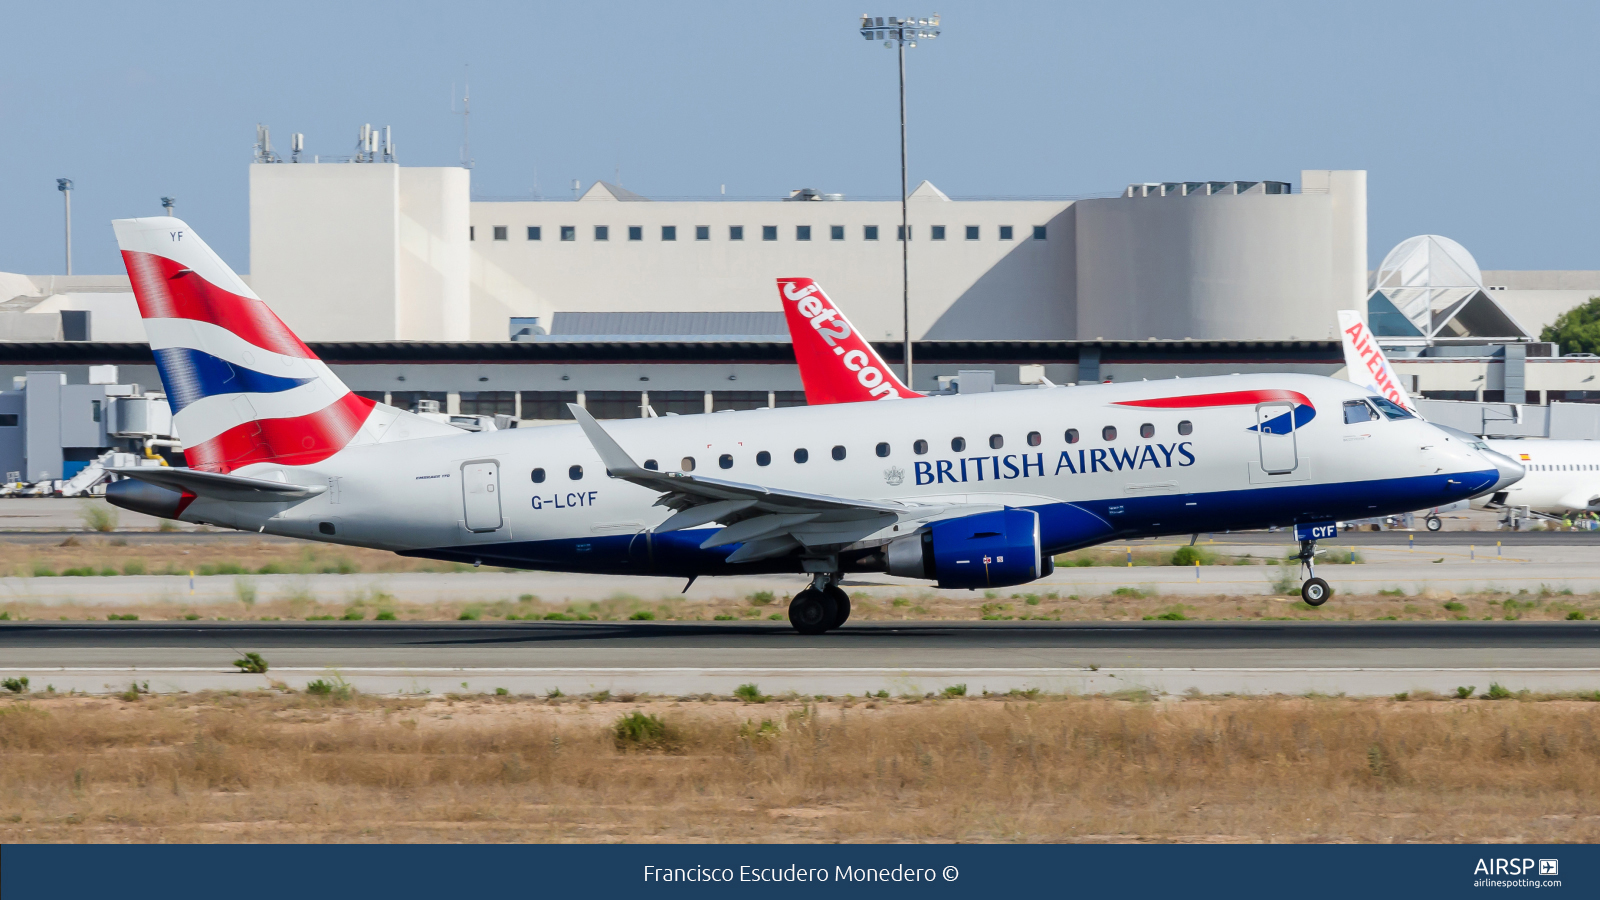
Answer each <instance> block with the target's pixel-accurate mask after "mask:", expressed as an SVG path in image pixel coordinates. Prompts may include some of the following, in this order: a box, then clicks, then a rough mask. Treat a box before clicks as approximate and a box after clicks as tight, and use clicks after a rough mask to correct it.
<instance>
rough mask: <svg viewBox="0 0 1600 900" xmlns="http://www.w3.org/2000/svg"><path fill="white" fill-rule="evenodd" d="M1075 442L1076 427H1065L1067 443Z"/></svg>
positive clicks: (1076, 435) (1076, 437)
mask: <svg viewBox="0 0 1600 900" xmlns="http://www.w3.org/2000/svg"><path fill="white" fill-rule="evenodd" d="M1077 442H1078V429H1076V428H1068V429H1067V443H1069V444H1076V443H1077Z"/></svg>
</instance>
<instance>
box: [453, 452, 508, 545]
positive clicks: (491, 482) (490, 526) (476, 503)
mask: <svg viewBox="0 0 1600 900" xmlns="http://www.w3.org/2000/svg"><path fill="white" fill-rule="evenodd" d="M461 502H462V504H463V508H464V512H465V514H466V523H467V530H468V531H494V530H496V529H498V528H499V527H500V525H501V521H502V520H501V518H500V464H499V463H497V462H495V461H493V460H489V461H478V462H469V463H463V464H462V466H461Z"/></svg>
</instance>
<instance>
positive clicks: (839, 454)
mask: <svg viewBox="0 0 1600 900" xmlns="http://www.w3.org/2000/svg"><path fill="white" fill-rule="evenodd" d="M833 458H834V459H844V447H843V446H842V445H841V446H838V447H834V448H833Z"/></svg>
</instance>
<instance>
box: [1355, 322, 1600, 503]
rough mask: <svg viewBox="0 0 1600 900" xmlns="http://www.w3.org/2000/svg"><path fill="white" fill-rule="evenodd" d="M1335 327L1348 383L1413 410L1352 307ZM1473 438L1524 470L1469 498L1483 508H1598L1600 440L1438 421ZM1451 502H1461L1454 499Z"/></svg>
mask: <svg viewBox="0 0 1600 900" xmlns="http://www.w3.org/2000/svg"><path fill="white" fill-rule="evenodd" d="M1339 331H1340V337H1341V338H1342V339H1343V342H1344V359H1345V368H1346V371H1347V372H1348V373H1349V378H1350V381H1351V383H1353V384H1357V385H1361V386H1362V387H1365V388H1366V389H1368V390H1370V391H1374V392H1381V393H1382V394H1383V396H1385V397H1388V398H1389V399H1390V400H1393V401H1394V402H1395V403H1398V404H1401V405H1402V406H1405V407H1406V408H1407V409H1410V410H1412V411H1413V412H1415V411H1416V408H1415V403H1414V401H1413V400H1412V399H1411V397H1410V396H1408V395H1407V394H1406V392H1405V390H1404V389H1403V388H1401V387H1400V379H1399V378H1398V377H1397V376H1396V375H1395V373H1394V368H1393V367H1392V366H1390V365H1389V360H1388V358H1387V357H1386V356H1385V355H1384V353H1383V350H1382V348H1380V347H1379V346H1378V342H1377V341H1376V340H1375V339H1374V338H1373V336H1372V333H1371V332H1370V331H1369V330H1368V329H1367V327H1366V325H1365V324H1364V323H1363V322H1362V321H1361V314H1360V313H1359V312H1357V311H1355V310H1353V309H1345V310H1340V311H1339ZM1439 427H1441V428H1446V430H1448V431H1451V432H1454V433H1456V434H1459V435H1461V436H1462V438H1463V439H1469V438H1470V439H1472V440H1476V441H1477V442H1478V443H1479V448H1480V449H1488V450H1492V451H1493V452H1495V453H1497V454H1500V455H1503V456H1505V457H1508V458H1510V459H1512V460H1514V461H1516V462H1518V463H1520V464H1521V465H1522V467H1523V469H1525V470H1526V471H1527V474H1526V475H1525V476H1523V478H1522V480H1520V481H1518V482H1516V483H1514V484H1511V485H1507V486H1505V487H1503V488H1501V489H1500V490H1497V491H1494V492H1492V493H1490V494H1486V495H1484V496H1482V497H1480V498H1476V499H1474V500H1473V501H1472V505H1473V506H1477V507H1479V508H1481V509H1500V508H1505V507H1512V508H1523V509H1528V510H1530V511H1532V512H1536V513H1541V514H1543V515H1546V516H1556V517H1560V516H1566V515H1569V514H1571V513H1574V512H1594V511H1597V510H1600V442H1597V441H1549V440H1538V439H1534V440H1524V441H1516V440H1513V441H1508V440H1485V439H1483V438H1481V437H1473V436H1471V435H1467V434H1466V433H1465V432H1461V431H1459V430H1457V429H1454V428H1448V427H1447V426H1439ZM1449 508H1461V505H1460V504H1456V505H1455V506H1453V507H1449ZM1449 508H1443V507H1442V508H1438V509H1433V510H1429V513H1428V518H1427V526H1428V530H1429V531H1438V530H1439V529H1440V527H1442V525H1443V523H1442V522H1441V521H1440V519H1439V516H1438V513H1439V512H1444V511H1448V509H1449Z"/></svg>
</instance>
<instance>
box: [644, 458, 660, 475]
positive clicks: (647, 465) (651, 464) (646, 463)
mask: <svg viewBox="0 0 1600 900" xmlns="http://www.w3.org/2000/svg"><path fill="white" fill-rule="evenodd" d="M644 467H645V468H646V469H649V470H650V471H652V472H655V471H658V470H659V469H660V468H661V467H660V466H658V465H656V461H655V460H653V459H647V460H645V461H644Z"/></svg>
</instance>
